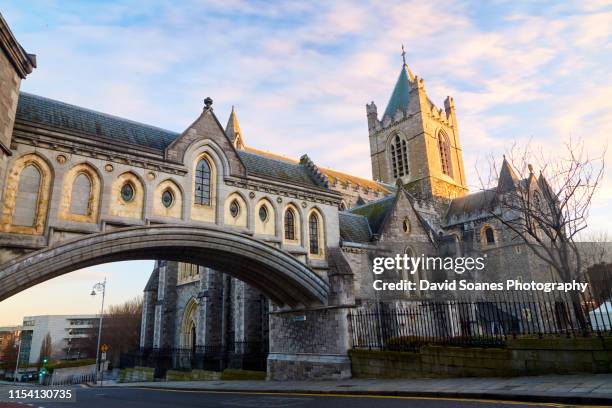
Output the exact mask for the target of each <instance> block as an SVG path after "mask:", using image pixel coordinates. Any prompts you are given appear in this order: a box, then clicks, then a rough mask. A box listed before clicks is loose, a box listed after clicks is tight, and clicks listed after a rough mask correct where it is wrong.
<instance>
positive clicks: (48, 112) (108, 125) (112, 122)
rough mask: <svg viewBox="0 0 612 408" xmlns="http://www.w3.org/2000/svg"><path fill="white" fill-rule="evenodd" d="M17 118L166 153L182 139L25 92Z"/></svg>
mask: <svg viewBox="0 0 612 408" xmlns="http://www.w3.org/2000/svg"><path fill="white" fill-rule="evenodd" d="M16 118H17V120H23V121H28V122H34V123H37V124H41V125H44V126H48V127H52V128H57V129H60V130H68V131H73V132H78V133H82V134H85V135H87V136H89V137H91V138H93V139H95V138H104V139H111V140H116V141H118V142H123V143H129V144H134V145H139V146H144V147H150V148H153V149H158V150H164V149H165V148H166V147H167V146H168V145H169V144H170V143H172V141H174V139H176V138H177V137H178V136H179V133H176V132H172V131H169V130H164V129H160V128H158V127H155V126H150V125H145V124H143V123H138V122H134V121H131V120H128V119H123V118H120V117H117V116H113V115H108V114H106V113H101V112H96V111H93V110H90V109H86V108H81V107H79V106H75V105H71V104H68V103H64V102H60V101H56V100H53V99H49V98H44V97H42V96H37V95H32V94H29V93H25V92H21V93H20V94H19V101H18V103H17V115H16Z"/></svg>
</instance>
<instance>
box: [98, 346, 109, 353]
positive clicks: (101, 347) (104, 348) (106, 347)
mask: <svg viewBox="0 0 612 408" xmlns="http://www.w3.org/2000/svg"><path fill="white" fill-rule="evenodd" d="M100 351H101V352H103V353H106V352H107V351H108V344H103V345H101V346H100Z"/></svg>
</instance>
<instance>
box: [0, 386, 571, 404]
mask: <svg viewBox="0 0 612 408" xmlns="http://www.w3.org/2000/svg"><path fill="white" fill-rule="evenodd" d="M0 388H4V387H1V386H0ZM4 389H5V390H6V388H4ZM74 389H75V390H76V399H77V401H76V403H74V402H64V403H58V402H48V401H47V402H40V403H36V402H34V403H33V404H32V406H33V407H42V408H72V407H84V408H114V407H118V408H144V407H147V408H151V407H152V408H157V407H159V408H161V407H173V408H174V407H181V408H189V407H206V408H230V407H256V408H268V407H270V408H274V407H298V408H310V407H314V408H338V407H350V408H376V407H381V408H383V407H384V408H398V407H403V408H437V407H439V408H479V407H508V408H509V407H512V408H526V407H562V406H563V405H560V404H529V403H524V404H523V403H516V402H503V401H478V400H457V399H431V398H401V397H357V396H332V395H303V394H302V395H300V394H259V393H234V392H228V393H225V392H210V391H173V390H158V389H145V388H112V387H107V388H103V389H97V388H74ZM2 396H3V397H5V396H6V393H2ZM5 407H6V408H9V407H11V408H12V407H21V408H23V407H24V405H18V404H10V405H8V404H3V403H2V402H0V408H5Z"/></svg>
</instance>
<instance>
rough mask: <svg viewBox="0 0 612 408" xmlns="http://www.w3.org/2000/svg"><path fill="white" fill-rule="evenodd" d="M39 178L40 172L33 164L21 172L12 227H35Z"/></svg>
mask: <svg viewBox="0 0 612 408" xmlns="http://www.w3.org/2000/svg"><path fill="white" fill-rule="evenodd" d="M41 178H42V177H41V174H40V170H38V168H37V167H36V166H35V165H33V164H30V165H28V166H27V167H26V168H25V169H23V171H22V172H21V175H20V176H19V186H18V187H17V198H16V199H15V212H14V214H13V225H19V226H23V227H33V226H35V224H36V215H37V214H36V213H37V210H38V194H39V192H40V182H41Z"/></svg>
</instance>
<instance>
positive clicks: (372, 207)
mask: <svg viewBox="0 0 612 408" xmlns="http://www.w3.org/2000/svg"><path fill="white" fill-rule="evenodd" d="M395 197H396V196H395V195H389V196H387V197H384V198H381V199H380V200H376V201H370V202H369V203H367V204H365V205H361V206H359V207H354V208H352V209H351V210H350V212H351V213H353V214H357V215H363V216H365V217H366V218H367V219H368V224H370V231H372V234H380V230H381V229H382V226H383V222H384V221H385V218H386V216H387V214H388V213H389V211H390V210H391V208H393V203H394V201H395Z"/></svg>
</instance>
